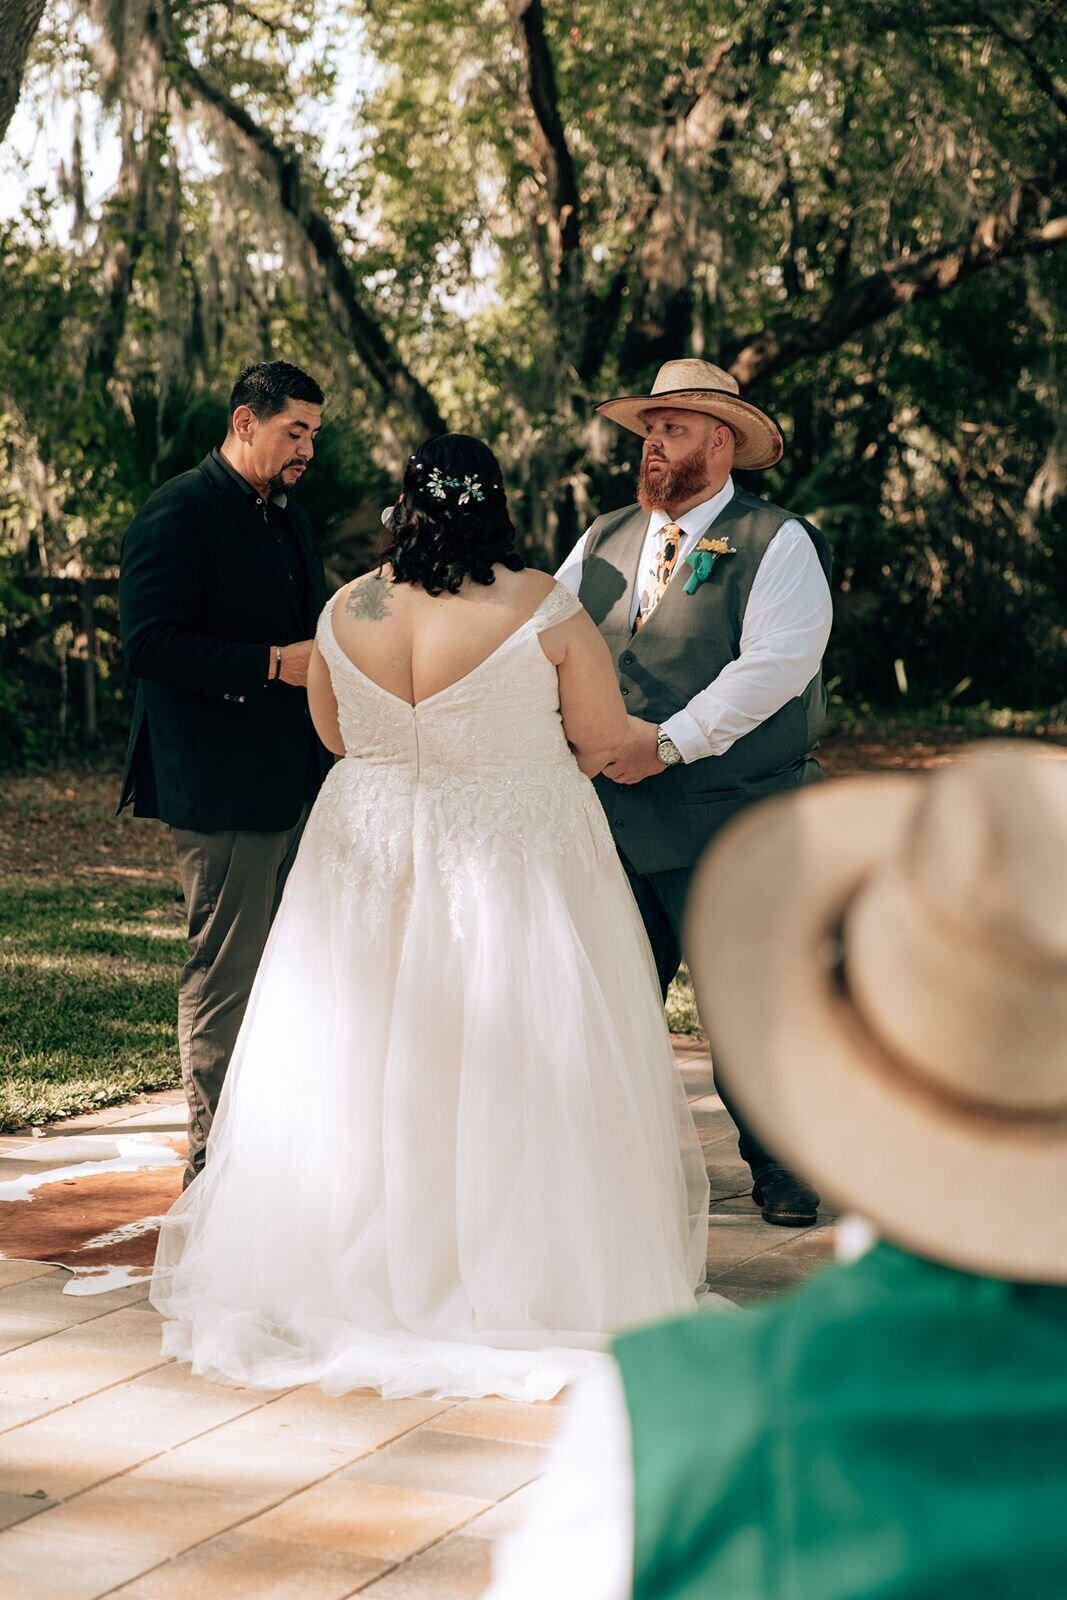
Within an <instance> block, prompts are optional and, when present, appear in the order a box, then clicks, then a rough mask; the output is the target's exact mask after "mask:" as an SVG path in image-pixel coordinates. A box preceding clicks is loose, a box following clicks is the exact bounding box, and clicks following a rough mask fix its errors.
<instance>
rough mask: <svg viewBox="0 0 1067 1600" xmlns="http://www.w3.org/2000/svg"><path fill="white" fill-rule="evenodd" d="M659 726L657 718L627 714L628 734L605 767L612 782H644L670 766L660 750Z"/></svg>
mask: <svg viewBox="0 0 1067 1600" xmlns="http://www.w3.org/2000/svg"><path fill="white" fill-rule="evenodd" d="M658 732H659V728H658V726H657V724H656V723H654V722H642V720H641V718H640V717H627V719H626V737H625V739H624V740H623V741H622V744H620V746H619V748H618V749H617V750H616V751H615V753H614V754H613V756H612V758H611V760H610V761H609V762H608V763H607V765H606V766H605V767H604V776H605V778H610V779H611V781H612V783H640V782H641V780H642V778H651V777H653V776H654V775H655V774H656V773H657V772H666V770H667V767H666V764H665V763H664V762H662V761H661V760H660V758H659V756H658V755H657V754H656V735H657V734H658Z"/></svg>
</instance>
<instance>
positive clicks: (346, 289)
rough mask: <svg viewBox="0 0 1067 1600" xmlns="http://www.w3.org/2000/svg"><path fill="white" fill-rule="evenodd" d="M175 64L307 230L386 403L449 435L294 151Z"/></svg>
mask: <svg viewBox="0 0 1067 1600" xmlns="http://www.w3.org/2000/svg"><path fill="white" fill-rule="evenodd" d="M172 66H173V67H174V70H175V71H176V73H177V75H178V77H179V78H180V80H181V82H182V83H184V84H185V85H186V86H187V87H188V88H189V89H190V90H191V91H192V92H193V93H194V94H195V95H196V96H197V98H198V99H200V100H202V101H203V102H204V104H205V105H207V106H210V107H211V108H212V109H213V110H214V111H215V112H216V113H217V114H219V115H220V116H222V117H223V118H224V119H225V121H226V122H227V123H228V124H229V125H230V127H232V128H234V129H236V130H237V132H238V133H239V134H240V135H241V137H242V138H243V139H244V140H245V141H246V143H247V144H249V145H250V146H251V148H252V150H253V152H254V154H255V156H256V158H257V160H258V162H259V165H260V168H261V170H262V171H263V172H264V174H265V175H266V177H267V178H268V179H269V180H270V182H271V183H272V184H273V185H274V187H275V189H276V191H277V195H278V203H279V205H280V206H281V208H282V210H283V211H284V212H285V213H286V214H287V215H288V216H290V217H291V218H292V219H293V220H294V221H295V222H296V223H297V224H298V226H299V227H300V228H301V230H302V231H303V234H304V236H305V238H306V240H307V243H308V246H309V248H310V250H311V253H312V255H313V256H314V257H315V259H316V261H317V262H318V264H319V266H320V268H321V269H322V272H323V275H324V277H325V279H326V282H327V284H328V285H329V287H330V289H331V290H332V291H333V294H334V297H335V299H336V303H337V305H338V306H339V307H340V310H341V314H342V317H343V324H344V332H345V334H346V335H347V337H348V338H349V339H351V341H352V348H353V349H354V350H355V352H356V355H357V356H358V357H359V359H360V361H361V362H362V363H363V365H364V367H365V368H366V370H367V372H368V374H369V375H370V377H371V378H372V379H373V380H374V382H375V383H376V384H377V386H378V388H379V390H380V391H381V393H382V395H383V396H384V397H385V399H386V400H387V401H389V402H390V404H393V405H396V406H398V407H400V409H401V410H403V411H405V412H406V413H407V415H408V416H409V417H410V418H411V419H412V421H413V422H414V423H415V424H416V425H417V426H418V428H419V429H421V431H422V432H423V433H445V432H447V428H448V425H447V423H446V422H445V420H444V418H443V417H442V415H441V413H440V411H439V410H438V408H437V403H436V401H435V400H434V398H433V396H432V395H431V394H430V392H429V390H428V389H426V388H425V387H424V385H423V384H422V383H420V382H419V380H418V378H416V377H415V375H414V373H413V372H412V371H411V369H410V368H409V367H408V366H407V365H406V364H405V362H404V361H403V360H402V359H401V358H400V356H398V355H397V353H396V351H395V350H394V349H393V347H392V345H391V344H390V342H389V340H388V339H387V338H386V336H385V334H384V333H383V332H382V328H381V325H380V323H379V322H378V320H377V318H376V317H375V316H374V315H373V314H372V313H371V312H370V311H368V309H367V308H366V306H365V305H364V304H363V300H362V296H361V293H360V290H359V288H358V287H357V285H356V281H355V276H354V274H353V271H352V268H351V267H350V265H349V263H348V261H347V260H346V258H345V255H344V252H343V250H342V248H341V245H340V243H339V242H338V239H337V236H336V234H335V233H334V231H333V228H332V226H331V224H330V222H329V220H328V219H327V218H326V217H325V216H324V215H323V213H322V212H321V211H319V210H318V208H317V207H316V206H315V205H313V203H312V201H311V197H310V195H309V194H308V191H307V187H306V185H305V183H304V180H303V176H302V173H301V170H300V161H299V158H298V156H297V155H296V154H295V152H293V151H291V150H283V149H282V148H281V146H280V145H278V144H277V143H276V142H275V140H274V138H273V136H272V135H271V134H270V133H269V132H268V130H267V129H266V128H263V127H261V126H260V124H259V123H258V122H256V121H255V119H254V118H253V117H251V116H250V115H249V113H248V112H247V111H246V110H245V109H244V107H243V106H241V105H239V104H238V103H237V101H235V100H233V99H231V98H230V96H229V95H228V94H227V93H226V91H225V90H224V89H220V88H219V87H218V86H217V85H216V84H214V83H212V82H211V81H210V80H209V79H208V78H205V76H204V75H203V73H202V72H200V71H199V69H198V68H197V67H195V66H194V65H193V63H192V62H191V61H189V60H188V59H187V58H184V57H177V58H173V59H172Z"/></svg>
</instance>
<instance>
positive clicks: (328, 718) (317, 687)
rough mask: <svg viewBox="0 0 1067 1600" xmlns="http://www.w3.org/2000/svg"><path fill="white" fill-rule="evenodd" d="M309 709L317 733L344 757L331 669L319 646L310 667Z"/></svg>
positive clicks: (313, 653) (333, 750) (328, 748)
mask: <svg viewBox="0 0 1067 1600" xmlns="http://www.w3.org/2000/svg"><path fill="white" fill-rule="evenodd" d="M308 707H309V709H310V711H311V720H312V722H313V723H314V724H315V732H316V733H317V734H318V736H319V738H320V739H321V740H322V742H323V744H324V745H325V746H326V748H327V750H330V751H332V753H333V754H334V755H335V756H343V755H344V753H345V742H344V740H343V739H342V737H341V729H340V727H339V725H338V722H337V698H336V696H335V695H334V692H333V684H332V683H331V682H330V669H329V667H327V665H326V663H325V661H324V660H323V659H322V655H321V652H320V650H319V647H318V645H316V646H315V648H314V650H312V652H311V661H310V663H309V665H308Z"/></svg>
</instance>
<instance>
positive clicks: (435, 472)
mask: <svg viewBox="0 0 1067 1600" xmlns="http://www.w3.org/2000/svg"><path fill="white" fill-rule="evenodd" d="M411 463H412V466H413V468H414V470H415V471H416V472H418V473H419V475H420V477H421V476H422V475H423V473H425V471H426V468H425V465H424V463H423V462H421V461H416V460H415V457H414V456H412V457H411ZM426 488H427V491H428V492H429V493H430V494H432V495H433V497H434V499H435V500H447V498H448V491H449V489H458V490H459V494H458V496H457V501H456V503H457V504H458V505H461V506H465V505H467V504H468V503H469V502H470V501H471V500H484V499H485V490H484V489H483V488H482V484H481V480H480V479H479V478H475V477H472V476H471V474H470V473H468V474H467V476H466V477H465V478H446V477H445V475H444V473H443V472H442V471H441V469H440V467H433V468H431V470H430V476H429V478H428V479H427V480H426Z"/></svg>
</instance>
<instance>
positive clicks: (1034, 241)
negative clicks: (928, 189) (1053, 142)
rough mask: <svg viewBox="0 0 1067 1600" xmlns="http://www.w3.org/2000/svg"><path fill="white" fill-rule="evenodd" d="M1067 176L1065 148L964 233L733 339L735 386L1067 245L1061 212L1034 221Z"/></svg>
mask: <svg viewBox="0 0 1067 1600" xmlns="http://www.w3.org/2000/svg"><path fill="white" fill-rule="evenodd" d="M1065 177H1067V153H1064V154H1063V155H1060V156H1059V157H1057V158H1056V160H1054V161H1053V162H1052V163H1051V165H1050V167H1049V170H1048V171H1047V172H1046V173H1045V174H1044V175H1043V177H1042V178H1033V179H1030V180H1028V181H1027V182H1024V183H1020V184H1019V185H1017V187H1016V188H1015V189H1013V190H1012V192H1011V194H1010V195H1009V196H1008V197H1007V199H1006V200H1005V201H1004V202H1003V203H1002V204H1001V205H1000V206H998V207H997V208H996V209H995V210H993V211H990V212H988V213H987V215H986V216H984V217H982V218H981V219H980V220H979V222H978V224H977V225H976V227H975V228H974V231H973V232H972V233H971V235H970V236H969V237H968V238H967V239H963V240H960V241H959V242H958V243H956V244H954V245H949V246H946V247H945V248H943V249H939V250H926V251H924V252H923V253H922V254H921V255H917V256H912V257H906V258H905V259H903V260H900V261H895V262H891V263H890V264H889V265H888V266H885V267H881V268H880V269H879V270H878V271H877V272H872V273H869V274H868V275H867V276H866V277H864V278H860V279H859V280H858V281H857V282H856V283H853V284H850V286H849V287H848V288H847V289H845V290H843V291H842V293H841V294H839V295H836V296H835V297H834V299H832V300H831V301H830V303H829V305H827V306H824V307H823V308H822V310H816V311H812V312H809V313H808V314H806V315H804V316H799V317H790V318H788V319H786V320H783V321H781V322H778V323H773V324H771V325H770V326H769V327H767V328H764V329H763V330H762V331H761V332H760V333H756V334H750V335H749V336H748V337H747V338H744V339H739V340H736V341H734V342H733V344H732V346H731V347H730V348H728V349H727V350H725V351H724V353H723V360H724V361H725V362H728V363H729V367H730V371H731V372H732V373H733V374H734V377H735V378H736V379H737V381H738V383H739V384H740V385H741V387H742V388H745V387H746V386H747V385H748V384H751V383H754V382H755V381H756V379H757V378H766V377H769V376H770V375H771V374H772V373H775V372H781V371H782V369H783V368H785V367H788V366H791V365H792V364H793V362H794V361H801V360H803V359H804V358H805V357H807V356H816V355H822V354H823V353H824V352H825V351H827V350H835V349H837V347H838V346H839V345H840V344H842V343H843V342H844V341H845V340H846V339H848V338H851V336H852V335H853V334H855V333H858V332H859V331H860V329H861V328H866V327H869V326H870V325H871V324H872V323H874V322H880V321H881V320H882V318H883V317H888V316H891V315H892V313H893V312H894V311H897V310H899V309H900V307H901V306H905V305H910V304H911V303H912V302H913V301H916V300H932V299H934V298H936V297H937V296H938V295H942V294H947V293H948V292H949V290H951V289H954V288H955V287H956V286H957V284H960V283H963V282H965V281H966V280H967V279H968V278H972V277H974V275H975V274H976V273H978V272H984V271H986V270H987V269H988V268H989V267H993V266H996V265H997V264H998V263H999V262H1001V261H1010V260H1014V259H1016V258H1018V257H1020V256H1030V255H1041V254H1044V253H1045V252H1046V251H1048V250H1054V249H1055V248H1056V247H1057V245H1061V244H1064V243H1067V216H1061V217H1056V218H1054V219H1053V220H1051V221H1048V222H1043V223H1042V222H1040V221H1039V211H1040V208H1041V205H1042V202H1043V201H1044V199H1045V197H1046V196H1047V195H1048V194H1049V193H1051V192H1052V191H1053V190H1054V189H1055V187H1056V186H1057V184H1059V183H1061V182H1062V181H1063V180H1064V178H1065Z"/></svg>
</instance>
